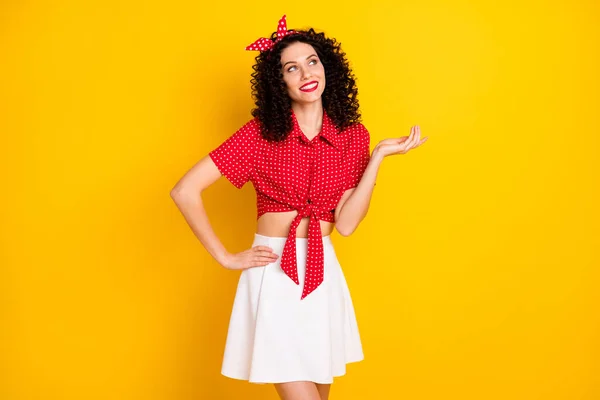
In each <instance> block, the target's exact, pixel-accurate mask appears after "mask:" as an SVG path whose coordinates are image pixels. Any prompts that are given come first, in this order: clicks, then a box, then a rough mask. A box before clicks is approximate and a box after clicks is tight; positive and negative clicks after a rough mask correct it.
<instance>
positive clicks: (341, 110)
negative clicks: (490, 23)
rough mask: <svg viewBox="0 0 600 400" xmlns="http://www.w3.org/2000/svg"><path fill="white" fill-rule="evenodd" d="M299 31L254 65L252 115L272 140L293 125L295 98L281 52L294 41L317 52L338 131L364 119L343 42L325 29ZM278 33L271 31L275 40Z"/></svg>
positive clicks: (328, 107)
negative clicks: (288, 83)
mask: <svg viewBox="0 0 600 400" xmlns="http://www.w3.org/2000/svg"><path fill="white" fill-rule="evenodd" d="M294 31H295V32H296V33H297V34H292V35H288V36H285V37H283V38H282V39H280V40H279V41H277V42H276V43H275V44H274V45H273V47H272V48H271V49H270V50H268V51H261V52H260V54H259V55H257V56H256V58H255V60H256V64H254V65H253V66H252V68H253V69H254V72H253V73H252V79H251V80H250V82H251V83H252V97H253V99H254V103H255V105H256V107H255V108H253V109H252V116H254V117H257V118H258V122H259V125H260V127H261V134H262V136H263V137H264V138H265V139H267V140H271V141H281V140H284V139H285V138H286V137H287V135H288V133H289V132H290V131H291V130H292V128H293V121H292V100H291V99H290V97H289V95H288V93H287V88H286V84H285V82H284V80H283V68H282V66H281V52H282V51H283V49H285V48H286V47H288V46H289V45H290V44H292V43H294V42H303V43H307V44H309V45H311V46H312V47H313V48H314V49H315V50H316V52H317V55H318V56H319V58H320V60H321V63H322V64H323V68H324V69H325V80H326V82H327V84H326V86H325V90H324V91H323V95H322V96H321V100H322V102H323V108H324V109H325V111H326V112H327V115H328V116H329V117H330V118H331V120H332V121H333V123H334V124H335V125H336V127H337V128H338V130H340V131H341V130H344V129H345V128H347V127H348V126H351V125H353V124H355V123H359V122H361V115H360V111H359V105H358V98H357V95H358V88H357V87H356V82H355V77H354V74H353V73H352V70H351V69H350V65H349V63H348V60H347V59H346V53H344V52H343V51H342V48H341V43H339V42H337V41H336V39H334V38H328V37H326V36H325V34H324V33H323V32H316V31H315V30H314V29H313V28H310V29H308V30H294ZM276 38H277V33H276V32H274V33H273V34H271V38H270V39H271V40H272V41H275V39H276Z"/></svg>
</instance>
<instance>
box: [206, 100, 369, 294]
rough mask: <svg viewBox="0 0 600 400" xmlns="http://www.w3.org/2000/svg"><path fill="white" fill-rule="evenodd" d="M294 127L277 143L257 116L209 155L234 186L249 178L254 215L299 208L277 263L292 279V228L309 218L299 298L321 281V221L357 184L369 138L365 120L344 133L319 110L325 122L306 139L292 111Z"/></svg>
mask: <svg viewBox="0 0 600 400" xmlns="http://www.w3.org/2000/svg"><path fill="white" fill-rule="evenodd" d="M292 119H293V129H292V131H291V132H290V133H289V135H288V137H287V138H286V139H285V140H284V141H282V142H279V143H276V142H269V141H268V140H266V139H264V138H263V137H262V136H261V134H260V127H259V123H258V120H257V119H256V118H254V119H252V120H250V121H248V122H247V123H246V124H244V126H242V127H241V128H240V129H238V130H237V132H235V133H234V134H233V135H232V136H230V137H229V138H228V139H227V140H225V141H224V142H223V143H222V144H221V145H219V146H218V147H217V148H216V149H214V150H212V151H211V152H210V153H209V155H210V157H211V159H212V160H213V161H214V163H215V165H216V166H217V168H218V169H219V171H221V173H222V174H223V175H224V176H225V177H226V178H227V179H228V180H229V181H230V182H231V183H232V184H233V185H234V186H235V187H237V188H238V189H239V188H241V187H242V186H244V184H245V183H246V182H248V181H251V182H252V183H253V185H254V188H255V190H256V194H257V201H256V205H257V211H258V212H257V218H260V216H261V215H263V214H264V213H266V212H284V211H292V210H297V211H298V215H297V216H296V217H295V218H294V220H293V221H292V224H291V227H290V230H289V234H288V237H287V240H286V242H285V245H284V249H283V253H282V256H281V268H282V270H283V271H284V272H285V273H286V275H288V276H289V277H290V279H292V280H293V281H294V282H295V283H296V284H299V281H298V271H297V265H296V240H295V238H296V229H297V227H298V225H299V224H300V221H301V220H302V218H305V217H308V218H309V223H308V246H307V247H308V254H307V259H306V274H305V280H304V288H303V292H302V297H301V299H304V298H305V297H306V296H307V295H308V294H310V293H311V292H312V291H313V290H315V289H316V288H317V287H318V286H319V285H320V284H321V282H323V265H324V260H323V242H322V240H323V239H322V232H321V227H320V224H319V221H320V220H322V221H329V222H335V220H334V219H335V218H334V217H335V215H334V212H335V208H336V207H337V204H338V203H339V201H340V198H341V197H342V195H343V193H344V191H345V190H348V189H351V188H353V187H355V186H357V185H358V183H359V182H360V179H361V178H362V175H363V173H364V171H365V169H366V167H367V165H368V163H369V160H370V157H371V156H370V149H369V145H370V137H369V132H368V131H367V129H366V128H365V127H364V125H363V124H360V123H359V124H355V125H352V126H351V127H349V128H347V129H345V130H344V131H342V132H339V133H338V131H337V128H336V127H335V125H334V124H333V122H332V120H331V119H330V118H329V116H328V115H327V112H325V111H324V112H323V126H322V128H321V131H320V132H319V134H318V135H317V136H315V137H314V138H313V139H311V140H309V139H308V138H307V137H306V135H304V133H303V132H302V130H301V129H300V125H299V124H298V120H297V119H296V115H295V114H294V112H293V111H292Z"/></svg>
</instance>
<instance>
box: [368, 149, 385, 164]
mask: <svg viewBox="0 0 600 400" xmlns="http://www.w3.org/2000/svg"><path fill="white" fill-rule="evenodd" d="M384 158H385V157H384V156H383V155H382V154H381V153H380V150H379V147H375V148H374V149H373V152H372V153H371V161H372V162H375V163H377V164H381V162H382V161H383V159H384Z"/></svg>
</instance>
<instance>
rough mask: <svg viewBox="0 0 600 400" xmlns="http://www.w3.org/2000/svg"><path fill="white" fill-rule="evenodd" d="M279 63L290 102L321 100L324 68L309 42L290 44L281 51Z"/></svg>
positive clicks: (323, 85) (323, 88) (323, 86)
mask: <svg viewBox="0 0 600 400" xmlns="http://www.w3.org/2000/svg"><path fill="white" fill-rule="evenodd" d="M281 65H282V72H283V80H284V82H285V84H286V86H287V92H288V95H289V96H290V98H291V99H292V102H296V103H303V104H305V103H312V102H315V101H320V100H321V95H322V94H323V91H324V90H325V69H324V68H323V64H321V60H320V59H319V56H318V55H317V52H316V51H315V49H314V48H313V47H312V46H311V45H310V44H307V43H302V42H294V43H292V44H290V45H289V46H288V47H286V48H285V49H284V50H283V51H282V52H281Z"/></svg>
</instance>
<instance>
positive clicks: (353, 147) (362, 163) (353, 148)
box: [344, 123, 371, 190]
mask: <svg viewBox="0 0 600 400" xmlns="http://www.w3.org/2000/svg"><path fill="white" fill-rule="evenodd" d="M349 129H350V139H349V146H348V153H347V154H346V163H347V167H348V175H347V179H346V187H345V189H344V190H348V189H352V188H354V187H356V186H358V183H359V182H360V180H361V178H362V176H363V173H364V172H365V169H367V165H368V164H369V161H370V159H371V150H370V141H371V140H370V139H371V138H370V135H369V131H368V130H367V128H365V126H364V125H363V124H361V123H358V124H356V125H354V126H353V127H351V128H349Z"/></svg>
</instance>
